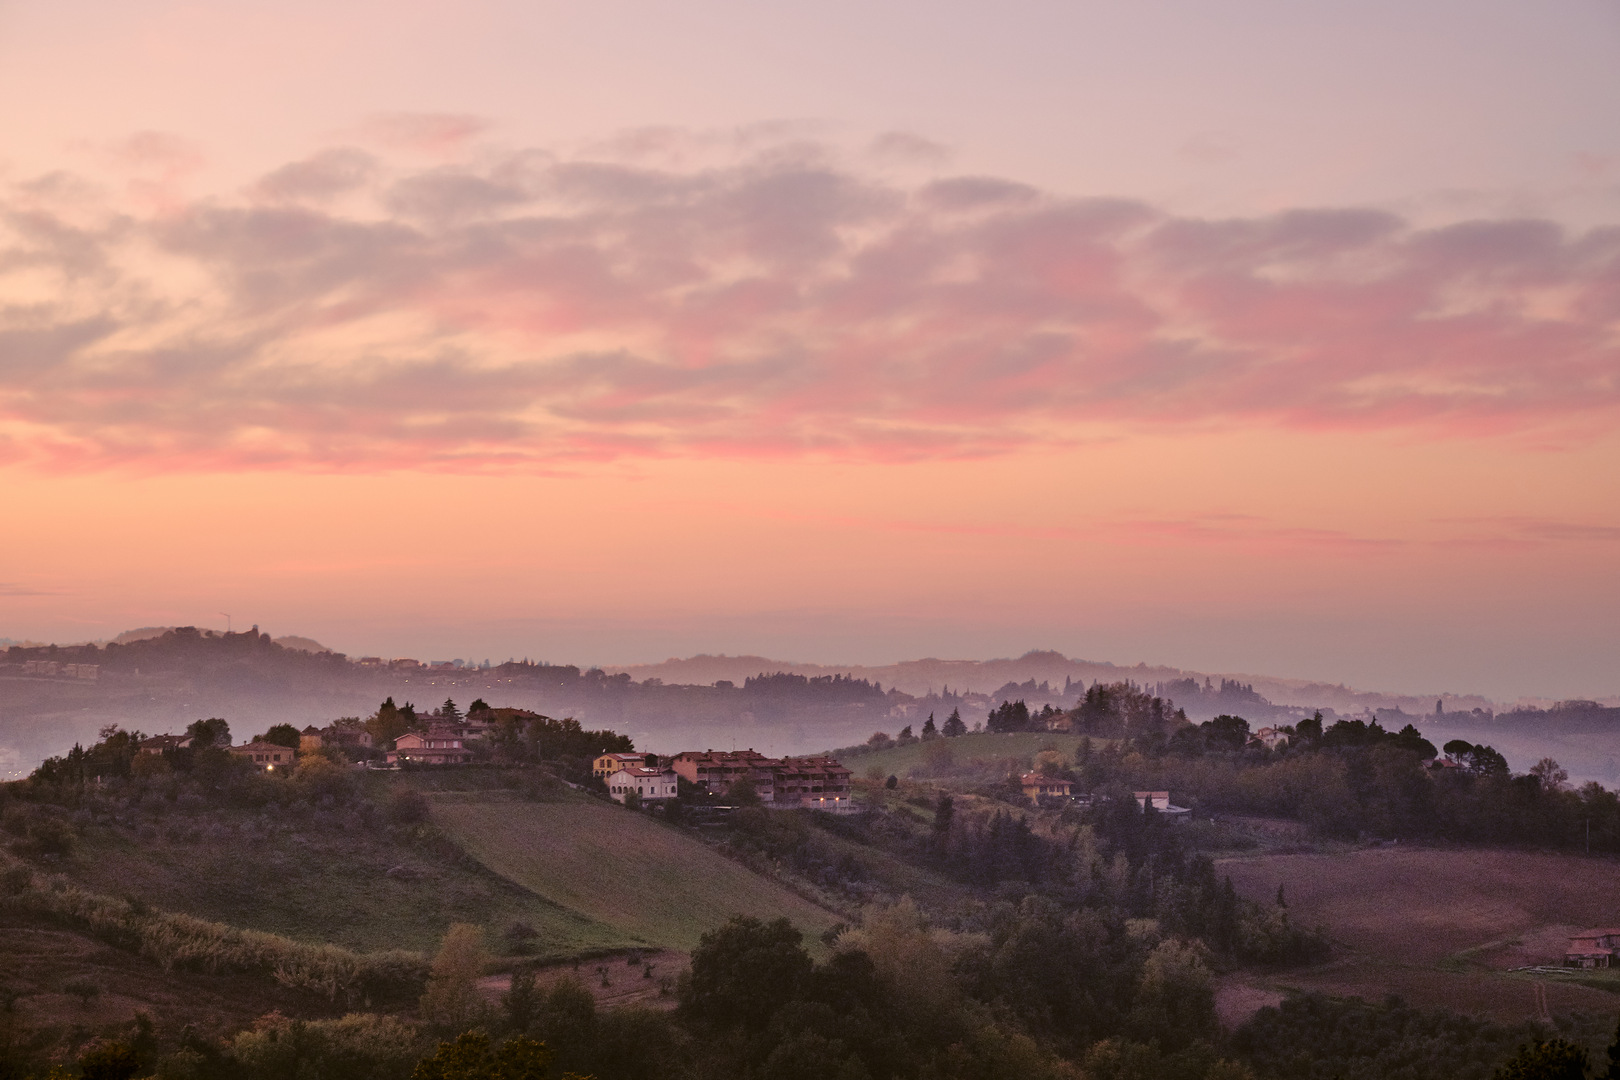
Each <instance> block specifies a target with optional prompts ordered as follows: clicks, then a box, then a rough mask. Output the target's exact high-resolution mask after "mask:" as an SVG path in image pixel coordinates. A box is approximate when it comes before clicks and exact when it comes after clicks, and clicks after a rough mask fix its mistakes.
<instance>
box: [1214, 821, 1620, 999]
mask: <svg viewBox="0 0 1620 1080" xmlns="http://www.w3.org/2000/svg"><path fill="white" fill-rule="evenodd" d="M1219 870H1220V872H1221V873H1222V874H1230V875H1231V877H1232V881H1233V884H1234V885H1235V886H1236V887H1237V890H1238V892H1239V894H1240V895H1243V896H1247V897H1249V898H1250V899H1252V900H1256V901H1263V900H1266V899H1268V898H1270V897H1273V896H1275V895H1276V893H1277V888H1278V886H1279V885H1280V886H1282V888H1283V890H1284V892H1285V893H1286V895H1287V899H1288V905H1289V910H1290V912H1291V913H1292V915H1293V917H1294V918H1295V919H1296V920H1298V921H1299V922H1300V923H1301V924H1303V925H1307V926H1313V925H1320V926H1322V927H1324V928H1325V929H1326V930H1327V932H1328V934H1329V935H1330V936H1331V937H1332V939H1333V941H1334V943H1335V946H1336V948H1337V949H1338V955H1337V956H1336V957H1335V959H1334V961H1333V962H1332V963H1330V964H1325V965H1322V966H1320V967H1316V968H1306V969H1300V970H1294V971H1290V972H1287V973H1286V974H1279V975H1277V976H1274V977H1272V978H1270V979H1267V978H1263V977H1261V978H1258V979H1255V980H1251V981H1252V982H1253V983H1254V984H1256V985H1259V986H1262V987H1265V988H1281V989H1289V990H1315V991H1320V992H1323V993H1329V994H1339V995H1347V996H1348V995H1354V996H1359V997H1364V998H1366V999H1368V1000H1378V999H1379V998H1381V997H1382V996H1383V995H1385V994H1390V993H1394V994H1400V995H1401V996H1402V997H1404V998H1406V999H1407V1000H1408V1001H1410V1002H1412V1003H1413V1004H1415V1005H1419V1006H1422V1007H1425V1008H1447V1009H1452V1010H1455V1011H1458V1012H1466V1013H1474V1014H1479V1015H1488V1016H1495V1017H1497V1018H1499V1019H1504V1020H1516V1019H1519V1018H1522V1017H1523V1016H1525V1015H1527V1014H1528V1013H1532V1012H1534V1011H1535V1006H1534V1001H1535V988H1534V986H1532V984H1531V979H1530V977H1528V976H1525V975H1522V974H1514V973H1512V972H1511V970H1510V969H1512V968H1517V967H1526V966H1532V965H1543V964H1552V965H1557V964H1558V963H1559V961H1560V959H1561V958H1562V956H1563V950H1564V947H1565V945H1566V944H1567V942H1568V939H1569V935H1570V934H1571V933H1574V932H1575V931H1577V930H1580V929H1584V928H1586V927H1589V926H1612V925H1614V923H1615V921H1616V910H1615V901H1614V897H1615V894H1616V889H1617V888H1620V862H1616V861H1615V860H1614V859H1613V858H1596V857H1594V858H1586V857H1582V856H1579V855H1568V854H1557V853H1552V852H1535V851H1502V850H1495V851H1492V850H1456V849H1452V850H1447V849H1442V848H1428V847H1408V846H1406V845H1404V844H1402V845H1400V846H1398V847H1382V848H1373V849H1369V850H1361V851H1355V852H1341V853H1334V854H1327V853H1322V854H1313V853H1298V854H1274V855H1263V856H1254V857H1247V858H1235V859H1228V860H1224V861H1222V862H1221V863H1220V866H1219ZM1593 974H1594V973H1587V978H1586V979H1585V980H1584V981H1585V982H1587V983H1589V984H1591V985H1582V983H1581V982H1578V981H1576V978H1577V977H1569V978H1565V977H1552V978H1541V979H1540V981H1541V982H1542V983H1543V985H1544V987H1545V993H1546V996H1547V1004H1548V1008H1549V1009H1550V1010H1551V1011H1552V1012H1554V1013H1558V1012H1570V1011H1591V1012H1612V1010H1613V1009H1614V1003H1615V997H1614V994H1615V993H1617V992H1620V979H1613V978H1601V977H1600V978H1593V977H1591V976H1592V975H1593ZM1597 974H1598V975H1600V976H1607V975H1609V973H1607V972H1604V973H1597ZM1599 987H1601V988H1599Z"/></svg>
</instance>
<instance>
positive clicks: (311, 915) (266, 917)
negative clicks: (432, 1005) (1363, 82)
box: [59, 812, 623, 954]
mask: <svg viewBox="0 0 1620 1080" xmlns="http://www.w3.org/2000/svg"><path fill="white" fill-rule="evenodd" d="M212 816H213V817H214V818H215V819H216V820H218V819H221V818H223V819H224V820H225V821H226V822H228V821H229V820H230V817H231V815H229V814H219V813H217V812H216V813H215V814H214V815H212ZM395 866H405V867H407V868H409V870H411V871H412V872H413V873H414V874H415V875H417V876H415V877H414V878H399V877H389V876H387V872H388V870H390V869H391V868H393V867H395ZM59 869H61V870H62V871H64V872H66V873H68V874H69V875H70V876H72V877H73V878H74V879H76V880H78V881H80V882H81V883H83V884H84V885H85V886H87V887H89V888H91V889H94V890H97V891H99V892H105V893H110V894H113V895H119V896H130V897H134V898H138V899H140V900H143V901H145V902H146V903H148V904H151V905H152V906H154V907H157V908H162V909H166V910H170V911H180V912H185V913H187V914H192V915H198V916H201V917H203V918H207V919H213V920H217V921H220V922H225V923H230V924H232V925H234V926H241V927H245V928H249V929H256V930H267V931H271V932H273V933H278V934H285V935H286V936H288V937H292V938H296V939H299V940H304V941H329V942H334V943H336V944H339V945H344V946H347V947H349V948H353V949H360V950H380V949H390V948H402V949H413V950H417V951H423V952H431V951H432V950H433V949H434V948H435V947H436V946H437V944H438V942H439V940H440V938H442V937H443V935H444V931H445V929H446V928H447V927H448V926H449V925H450V924H451V923H453V922H472V923H478V924H482V925H484V926H487V927H490V928H491V929H492V930H496V931H498V930H500V929H502V928H504V927H506V926H508V925H510V924H511V923H512V922H514V921H518V920H521V921H523V922H526V923H528V924H529V925H530V926H532V927H534V928H535V930H537V931H538V932H539V933H540V935H541V937H540V943H541V944H542V945H543V947H544V949H543V951H544V952H546V953H547V954H552V953H556V954H565V953H570V952H578V951H582V950H587V949H595V948H604V947H612V946H615V945H618V944H621V943H622V937H623V935H621V934H619V933H617V932H616V931H614V930H613V929H612V928H610V927H606V926H602V925H600V924H598V923H595V922H593V921H592V920H590V919H589V918H587V917H585V916H583V915H580V914H578V913H576V912H571V911H568V910H566V909H563V908H559V907H558V906H556V905H555V904H552V903H549V902H548V901H546V900H544V899H541V898H539V897H537V896H535V895H533V894H531V893H529V892H528V891H527V890H525V889H523V888H521V887H520V886H517V885H514V884H513V883H511V882H507V881H503V880H501V879H500V878H499V877H497V876H496V875H494V874H490V873H486V872H483V871H482V870H480V869H479V868H477V867H471V866H468V865H464V864H462V863H459V862H458V861H457V860H455V859H452V858H447V857H445V856H443V855H439V854H435V853H434V852H433V851H432V850H430V849H429V848H428V847H426V846H425V845H422V844H416V843H412V842H411V839H410V837H409V836H391V835H388V834H386V833H379V832H373V831H341V830H316V829H307V830H303V831H301V832H300V833H299V834H297V835H285V836H276V837H272V838H270V839H268V840H263V841H247V840H243V839H241V838H239V837H229V836H228V837H223V838H219V839H200V840H196V841H189V842H187V841H176V840H170V839H163V838H158V839H149V840H137V839H135V838H133V837H131V836H129V835H128V834H127V833H123V832H114V831H111V830H105V829H95V830H92V831H91V832H90V835H89V836H87V837H86V838H85V842H84V843H83V844H82V845H81V847H80V849H79V851H78V852H77V853H76V854H75V855H74V856H72V858H71V859H70V860H69V862H68V863H67V864H66V865H63V866H61V867H60V868H59Z"/></svg>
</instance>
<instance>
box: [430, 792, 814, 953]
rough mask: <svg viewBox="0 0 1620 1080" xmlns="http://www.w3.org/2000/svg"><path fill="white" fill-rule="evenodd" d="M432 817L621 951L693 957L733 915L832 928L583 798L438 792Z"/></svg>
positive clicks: (684, 839) (788, 897) (629, 817)
mask: <svg viewBox="0 0 1620 1080" xmlns="http://www.w3.org/2000/svg"><path fill="white" fill-rule="evenodd" d="M433 819H434V821H436V822H437V823H438V824H439V825H440V826H441V827H442V828H444V829H445V830H446V831H447V832H448V833H449V834H450V835H451V836H452V837H454V838H455V839H456V840H457V842H459V843H460V844H461V845H462V846H463V847H464V848H465V849H466V850H467V851H468V852H469V853H470V854H472V855H473V856H474V857H475V858H477V859H478V860H479V861H480V862H481V863H483V864H484V865H485V866H487V867H489V868H490V869H491V870H493V871H494V872H495V873H497V874H500V875H501V876H502V877H504V878H506V879H508V880H510V881H513V882H516V883H517V884H519V885H521V886H523V887H524V888H526V889H528V890H530V891H532V892H533V893H534V894H535V895H537V896H539V897H542V898H544V899H545V900H547V901H549V902H551V903H552V904H555V905H557V906H558V907H559V908H561V909H566V910H568V911H571V912H577V913H578V914H579V915H581V916H583V917H585V918H587V919H589V920H590V921H591V922H592V924H594V925H596V926H601V927H607V928H610V929H611V930H612V931H613V932H614V933H615V934H617V935H619V937H620V941H621V943H622V944H626V945H629V944H642V945H657V946H663V947H668V948H677V949H690V948H692V947H693V946H695V945H696V944H697V941H698V938H699V937H700V936H701V935H702V934H703V933H704V932H705V931H708V930H712V929H714V928H715V927H716V926H719V925H720V924H721V923H723V922H725V921H726V919H728V918H730V917H731V916H732V915H737V914H741V915H753V916H757V917H759V918H764V919H770V918H775V917H776V916H779V915H785V916H787V917H788V918H789V919H791V920H792V921H793V922H794V923H795V924H796V925H797V926H799V927H800V929H802V930H804V931H805V932H806V934H807V935H809V936H811V937H814V936H815V935H818V934H820V933H821V932H822V931H823V930H826V929H827V928H829V927H831V926H832V925H834V924H835V923H837V922H838V921H839V920H838V916H836V915H835V914H834V913H833V912H831V911H828V910H827V909H825V908H822V907H819V906H817V905H815V904H812V903H810V902H809V901H807V900H805V899H803V898H801V897H799V896H797V895H795V894H794V893H792V892H789V891H788V890H787V889H785V888H783V887H782V886H780V885H777V884H775V883H773V882H771V881H768V880H767V879H765V878H763V877H760V876H759V875H757V874H754V873H751V872H750V871H749V870H747V869H745V868H744V867H742V866H740V865H738V864H737V863H735V862H732V861H731V860H729V859H727V858H725V857H724V856H722V855H720V854H719V853H717V852H716V851H714V850H713V849H712V848H710V847H708V846H707V845H705V844H704V843H703V842H702V841H700V840H698V839H696V838H694V837H692V836H691V835H690V834H688V833H686V832H684V831H680V830H676V829H673V828H669V827H667V826H664V825H662V824H660V823H658V822H656V821H654V820H652V819H650V818H648V817H646V816H645V815H641V814H632V813H628V812H626V811H625V810H623V809H620V808H619V807H617V806H611V805H608V804H606V803H603V802H600V801H597V800H595V799H591V798H589V797H587V796H584V795H579V796H575V797H571V798H566V799H560V800H558V801H556V802H531V801H526V800H523V799H520V798H518V797H516V796H513V795H511V794H508V793H503V792H483V793H479V792H444V793H438V794H435V795H434V796H433Z"/></svg>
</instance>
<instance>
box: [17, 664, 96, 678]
mask: <svg viewBox="0 0 1620 1080" xmlns="http://www.w3.org/2000/svg"><path fill="white" fill-rule="evenodd" d="M22 673H23V674H24V675H44V676H47V677H49V678H53V679H99V678H101V665H100V664H63V663H59V662H57V661H55V660H24V661H23V663H22Z"/></svg>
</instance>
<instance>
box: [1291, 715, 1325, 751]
mask: <svg viewBox="0 0 1620 1080" xmlns="http://www.w3.org/2000/svg"><path fill="white" fill-rule="evenodd" d="M1294 736H1295V738H1297V739H1299V740H1300V742H1302V743H1305V744H1306V745H1308V746H1310V745H1315V744H1316V743H1319V742H1321V741H1322V713H1321V711H1320V710H1318V712H1317V714H1316V715H1315V716H1313V717H1311V718H1310V719H1309V720H1301V721H1300V722H1299V723H1297V724H1295V725H1294Z"/></svg>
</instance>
